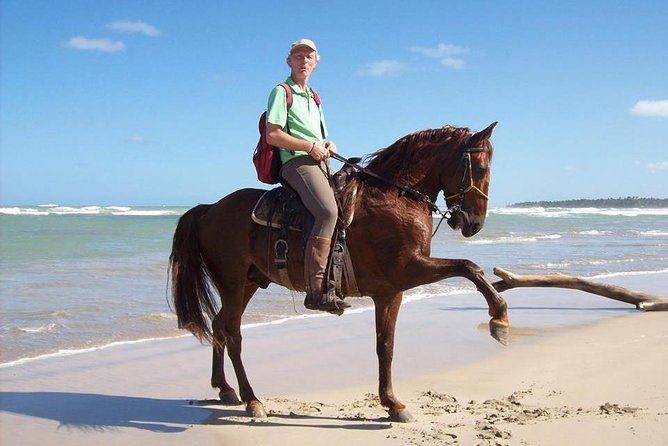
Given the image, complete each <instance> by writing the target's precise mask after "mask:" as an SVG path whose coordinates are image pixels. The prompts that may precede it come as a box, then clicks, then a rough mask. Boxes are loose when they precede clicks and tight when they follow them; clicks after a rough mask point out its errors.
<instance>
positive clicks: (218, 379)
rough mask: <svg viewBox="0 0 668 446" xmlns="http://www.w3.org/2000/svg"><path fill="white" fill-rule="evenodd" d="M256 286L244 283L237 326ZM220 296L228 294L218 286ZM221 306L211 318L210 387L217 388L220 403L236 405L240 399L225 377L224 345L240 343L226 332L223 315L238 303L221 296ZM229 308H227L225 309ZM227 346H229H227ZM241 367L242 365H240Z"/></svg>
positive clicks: (236, 306)
mask: <svg viewBox="0 0 668 446" xmlns="http://www.w3.org/2000/svg"><path fill="white" fill-rule="evenodd" d="M257 288H258V286H257V285H256V284H254V283H248V284H246V287H245V289H244V293H243V300H242V302H241V308H242V310H241V312H240V314H239V317H238V320H239V323H238V326H239V327H240V324H241V314H243V311H244V310H245V309H246V306H247V305H248V302H249V301H250V299H251V298H252V297H253V294H255V292H256V291H257ZM219 290H220V293H221V296H229V294H227V293H225V292H224V291H222V290H221V289H220V288H219ZM222 300H223V308H222V309H221V310H220V311H219V312H218V314H216V317H215V318H214V320H213V323H212V328H213V336H214V342H213V361H212V370H211V387H217V388H218V389H219V392H218V397H219V398H220V402H221V404H225V405H238V404H241V401H240V400H239V398H238V397H237V394H236V392H235V391H234V388H232V386H230V385H229V384H228V382H227V379H226V378H225V367H224V363H225V347H226V346H228V345H234V344H235V343H238V344H239V345H240V344H241V340H238V341H237V340H235V338H234V336H233V335H232V334H230V332H228V330H227V328H226V326H227V321H228V319H227V318H226V317H225V312H226V311H229V312H230V313H234V309H235V308H238V307H239V305H238V304H236V303H235V302H231V301H230V300H228V299H225V297H222ZM226 308H227V309H229V310H226ZM228 348H229V347H228ZM242 367H243V366H242Z"/></svg>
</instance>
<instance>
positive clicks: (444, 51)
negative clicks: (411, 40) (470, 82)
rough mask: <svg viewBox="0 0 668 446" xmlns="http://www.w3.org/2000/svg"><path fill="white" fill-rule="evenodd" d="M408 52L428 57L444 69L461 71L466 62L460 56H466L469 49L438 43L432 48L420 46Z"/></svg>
mask: <svg viewBox="0 0 668 446" xmlns="http://www.w3.org/2000/svg"><path fill="white" fill-rule="evenodd" d="M409 50H410V51H412V52H414V53H417V54H421V55H423V56H426V57H429V58H430V59H436V60H438V61H439V62H440V63H441V65H443V66H444V67H448V68H452V69H455V70H461V69H462V68H464V65H466V62H465V61H464V59H462V58H461V57H453V56H461V55H462V54H468V52H469V49H468V48H465V47H463V46H458V45H449V44H446V43H439V44H438V45H436V46H435V47H433V48H427V47H422V46H412V47H410V48H409Z"/></svg>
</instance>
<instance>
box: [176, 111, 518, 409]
mask: <svg viewBox="0 0 668 446" xmlns="http://www.w3.org/2000/svg"><path fill="white" fill-rule="evenodd" d="M494 125H496V123H493V124H492V125H490V126H489V127H487V128H486V129H485V130H483V131H481V132H478V133H471V132H470V131H469V129H466V128H455V127H443V128H440V129H433V130H425V131H421V132H416V133H413V134H410V135H407V136H405V137H403V138H401V139H399V140H398V141H397V142H395V143H394V144H392V145H391V146H389V147H387V148H385V149H382V150H379V151H378V152H376V153H375V154H374V155H372V156H371V158H370V161H369V162H368V163H367V165H366V169H367V173H364V172H356V173H353V174H352V175H351V179H350V181H349V183H348V184H347V186H346V190H345V192H347V193H349V194H351V195H355V200H354V202H353V205H352V211H351V213H350V216H351V218H352V222H351V223H350V225H349V227H348V228H347V230H346V232H347V245H348V247H349V251H350V256H351V259H352V263H353V265H354V271H355V276H356V278H357V286H358V288H359V292H360V294H361V295H363V296H370V297H371V298H372V299H373V302H374V305H375V315H376V339H377V346H376V351H377V355H378V362H379V396H380V402H381V404H382V405H383V406H385V407H387V408H388V412H389V414H390V419H391V420H395V421H410V420H411V419H412V417H411V415H410V413H409V412H408V411H407V410H406V408H405V406H404V405H403V404H402V403H401V402H400V401H399V400H398V399H397V397H395V396H394V392H393V390H392V378H391V377H392V372H391V364H392V356H393V350H394V331H395V325H396V320H397V315H398V313H399V307H400V304H401V300H402V296H403V292H404V291H405V290H408V289H410V288H413V287H416V286H418V285H423V284H427V283H432V282H436V281H439V280H442V279H445V278H448V277H455V276H461V277H466V278H467V279H469V280H470V281H472V282H473V283H474V284H475V285H476V287H477V289H478V290H479V291H480V292H481V293H482V294H483V296H484V297H485V299H486V301H487V304H488V307H489V314H490V316H492V319H491V321H490V327H491V328H492V329H493V331H494V330H500V331H503V330H504V329H505V328H506V327H507V326H508V316H507V305H506V302H505V301H504V300H503V299H502V298H501V296H500V295H499V294H498V293H497V292H496V290H495V289H494V288H493V287H492V285H491V284H490V283H489V282H488V281H487V279H486V278H485V277H484V275H483V271H482V269H481V268H480V267H479V266H478V265H476V264H475V263H473V262H471V261H469V260H451V259H438V258H432V257H430V244H431V237H432V226H433V219H432V210H433V203H434V202H435V200H436V197H437V195H438V194H439V193H440V192H441V191H443V193H444V195H445V197H446V204H448V205H449V206H450V211H451V213H452V215H451V217H450V219H449V221H448V224H449V225H450V226H451V227H452V228H453V229H455V230H456V229H459V230H460V231H461V233H462V235H464V236H465V237H470V236H472V235H474V234H476V233H477V232H478V231H480V229H481V228H482V226H483V224H484V222H485V217H486V211H487V192H488V189H489V178H490V162H491V159H492V151H493V149H492V145H491V143H490V142H489V138H490V136H491V134H492V130H493V128H494ZM369 171H370V172H372V173H373V174H375V175H378V176H380V177H382V178H384V179H386V180H388V181H380V180H379V179H378V178H377V177H375V175H369V174H368V172H369ZM390 183H394V184H395V185H404V186H407V187H410V188H412V189H414V190H416V191H420V192H421V193H422V194H423V195H421V197H422V198H419V199H418V198H415V196H407V195H406V194H405V191H402V190H401V189H400V188H398V187H395V186H394V185H392V184H390ZM353 191H356V193H355V194H353ZM264 192H265V191H264V190H258V189H242V190H238V191H236V192H233V193H232V194H230V195H228V196H226V197H224V198H223V199H221V200H220V201H219V202H217V203H215V204H213V205H199V206H196V207H194V208H192V209H190V210H189V211H188V212H186V213H185V214H184V215H183V216H182V217H181V219H180V220H179V223H178V226H177V228H176V233H175V234H174V243H173V248H172V253H171V256H170V274H171V280H172V293H173V299H174V307H175V309H176V314H177V316H178V323H179V327H180V328H184V329H187V330H189V331H191V332H192V333H193V334H194V335H195V336H197V337H198V338H199V339H200V340H203V341H207V342H210V343H211V344H212V345H213V372H212V376H211V385H212V386H213V387H217V388H218V389H219V397H220V399H221V402H223V403H227V404H239V403H240V402H239V400H238V398H237V396H236V393H235V391H234V389H233V388H232V387H231V386H230V385H229V384H228V383H227V381H226V379H225V372H224V370H223V359H224V352H225V348H226V347H227V349H228V354H229V358H230V360H231V362H232V365H233V366H234V371H235V373H236V377H237V382H238V384H239V395H240V397H241V401H243V402H244V403H245V404H246V413H247V414H248V415H249V416H251V417H264V416H266V413H265V410H264V407H263V406H262V403H261V402H260V401H259V400H258V399H257V397H256V396H255V394H254V392H253V389H252V388H251V385H250V383H249V381H248V378H247V376H246V372H245V370H244V365H243V363H242V361H241V330H240V326H241V316H242V314H243V312H244V310H245V308H246V305H247V304H248V302H249V301H250V299H251V297H253V294H254V293H255V292H256V291H257V289H258V287H259V286H261V285H262V286H266V285H267V283H268V282H269V281H271V282H275V283H278V284H281V279H280V277H279V275H278V274H277V271H276V270H275V268H270V267H269V265H272V264H273V262H272V259H271V258H268V256H269V255H270V254H271V250H269V249H268V244H269V243H271V246H273V244H274V242H275V240H276V237H277V235H276V233H277V231H275V230H274V231H271V230H269V229H268V228H266V227H263V226H260V225H258V224H256V223H254V222H253V221H252V220H251V210H252V209H253V206H254V205H255V203H256V202H257V201H258V199H259V198H260V196H261V195H262V194H263V193H264ZM300 243H301V234H300V233H298V232H296V231H290V236H289V244H290V247H292V249H290V251H289V252H290V256H289V257H288V271H289V277H290V278H291V282H292V286H293V288H294V289H296V290H299V291H303V290H304V278H303V266H302V262H303V253H302V252H301V251H302V250H301V249H299V247H300ZM299 272H302V274H300V273H299ZM209 283H212V284H213V286H214V287H215V289H216V290H217V292H218V294H219V295H220V298H221V303H222V305H221V307H220V310H218V305H217V302H216V300H215V297H214V295H213V292H212V289H211V288H210V286H209ZM343 290H344V293H345V292H346V287H345V283H344V286H343Z"/></svg>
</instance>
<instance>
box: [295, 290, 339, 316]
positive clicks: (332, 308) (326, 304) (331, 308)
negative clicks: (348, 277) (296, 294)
mask: <svg viewBox="0 0 668 446" xmlns="http://www.w3.org/2000/svg"><path fill="white" fill-rule="evenodd" d="M323 297H324V300H322V301H320V302H318V303H315V304H313V303H311V302H309V301H308V297H307V298H306V299H304V306H305V307H306V308H308V309H309V310H319V311H327V312H328V313H332V314H336V315H338V316H340V315H342V314H343V311H344V310H345V309H346V308H350V304H349V303H348V302H346V301H344V300H343V299H340V298H339V297H338V296H336V295H331V294H324V295H323Z"/></svg>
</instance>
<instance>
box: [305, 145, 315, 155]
mask: <svg viewBox="0 0 668 446" xmlns="http://www.w3.org/2000/svg"><path fill="white" fill-rule="evenodd" d="M314 148H315V142H314V143H313V144H311V148H310V149H308V151H307V152H306V153H308V154H309V155H310V154H311V152H313V149H314Z"/></svg>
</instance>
